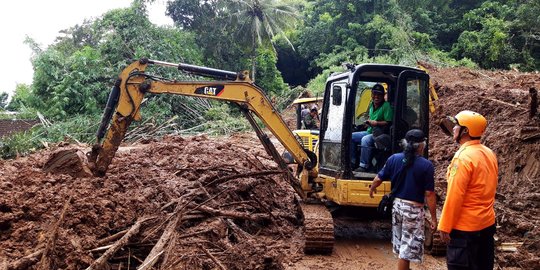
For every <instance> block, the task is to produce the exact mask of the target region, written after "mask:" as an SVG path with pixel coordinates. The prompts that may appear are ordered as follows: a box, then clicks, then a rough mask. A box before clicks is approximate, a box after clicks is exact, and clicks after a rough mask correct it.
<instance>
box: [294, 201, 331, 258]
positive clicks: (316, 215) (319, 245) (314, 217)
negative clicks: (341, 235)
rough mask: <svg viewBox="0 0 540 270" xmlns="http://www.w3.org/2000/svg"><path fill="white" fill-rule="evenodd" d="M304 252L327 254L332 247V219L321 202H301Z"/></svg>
mask: <svg viewBox="0 0 540 270" xmlns="http://www.w3.org/2000/svg"><path fill="white" fill-rule="evenodd" d="M300 207H301V208H302V212H303V215H304V227H305V234H304V235H305V246H304V253H306V254H329V253H332V251H333V249H334V220H333V219H332V214H330V211H328V209H327V208H326V206H324V205H323V204H308V203H301V204H300Z"/></svg>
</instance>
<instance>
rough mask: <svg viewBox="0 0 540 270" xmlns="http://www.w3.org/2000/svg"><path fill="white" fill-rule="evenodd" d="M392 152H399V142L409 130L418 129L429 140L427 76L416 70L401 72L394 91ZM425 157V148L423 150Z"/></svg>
mask: <svg viewBox="0 0 540 270" xmlns="http://www.w3.org/2000/svg"><path fill="white" fill-rule="evenodd" d="M394 105H395V109H394V123H393V125H392V127H391V134H392V138H394V140H393V144H392V152H393V153H396V152H399V151H401V149H400V145H399V142H400V141H401V139H402V138H404V137H405V133H407V131H409V130H411V129H420V130H422V131H423V132H424V134H425V135H426V137H427V138H429V75H428V74H427V73H425V72H420V71H416V70H405V71H402V72H401V73H400V74H399V76H398V83H397V91H395V104H394ZM424 154H425V155H427V147H426V150H425V153H424Z"/></svg>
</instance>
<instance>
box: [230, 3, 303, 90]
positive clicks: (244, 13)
mask: <svg viewBox="0 0 540 270" xmlns="http://www.w3.org/2000/svg"><path fill="white" fill-rule="evenodd" d="M231 3H232V5H231V10H233V13H232V17H233V18H234V19H235V22H236V24H237V25H238V26H239V27H238V33H239V35H240V37H241V38H243V39H245V42H246V43H247V44H250V45H249V47H250V49H251V72H252V77H253V78H252V79H253V80H254V81H255V66H256V63H255V62H256V61H255V58H256V54H257V48H258V47H259V46H261V45H267V46H268V45H269V46H271V47H272V49H273V50H274V52H275V48H274V45H273V39H274V37H276V36H277V35H282V37H283V38H284V39H285V40H286V41H287V43H289V45H290V46H291V47H293V45H292V43H291V41H290V40H289V39H288V38H287V36H286V35H285V31H286V30H289V29H292V28H293V27H294V24H295V23H296V21H297V19H298V11H297V10H296V8H294V7H293V6H292V5H287V4H285V3H283V1H280V0H232V1H231ZM293 49H294V47H293Z"/></svg>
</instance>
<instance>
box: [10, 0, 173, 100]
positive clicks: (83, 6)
mask: <svg viewBox="0 0 540 270" xmlns="http://www.w3.org/2000/svg"><path fill="white" fill-rule="evenodd" d="M131 2H132V0H92V1H88V0H16V1H5V2H4V3H3V4H2V11H3V12H2V15H1V16H0V37H2V38H1V41H0V52H1V59H2V63H1V64H0V74H2V78H3V82H2V84H1V85H0V93H1V92H7V93H8V94H9V95H10V96H11V95H12V94H13V91H14V90H15V87H16V85H17V84H18V83H25V84H31V83H32V76H33V69H32V64H31V63H30V58H31V56H32V51H31V50H30V48H29V47H28V45H26V44H24V39H25V37H26V36H29V37H31V38H32V39H34V40H35V41H36V42H37V43H39V44H40V47H41V48H42V49H45V48H46V47H47V46H48V45H50V44H51V43H52V42H53V41H54V39H55V38H56V37H57V36H58V35H59V33H58V32H59V31H60V30H63V29H67V28H70V27H72V26H75V25H76V24H82V22H83V21H84V20H85V19H92V18H97V17H99V16H101V15H102V14H104V13H105V12H107V11H109V10H111V9H116V8H125V7H129V6H130V4H131ZM165 4H166V0H156V1H154V3H153V4H151V5H150V6H149V7H148V13H149V18H150V21H151V22H153V23H154V24H157V25H172V20H171V19H170V18H169V17H167V16H165Z"/></svg>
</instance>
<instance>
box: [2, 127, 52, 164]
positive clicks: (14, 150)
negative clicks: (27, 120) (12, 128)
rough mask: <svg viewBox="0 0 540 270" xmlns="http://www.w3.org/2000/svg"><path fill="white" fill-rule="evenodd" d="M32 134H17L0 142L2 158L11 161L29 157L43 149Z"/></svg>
mask: <svg viewBox="0 0 540 270" xmlns="http://www.w3.org/2000/svg"><path fill="white" fill-rule="evenodd" d="M41 147H42V145H40V143H39V141H38V140H36V139H35V137H34V135H33V133H32V132H20V133H15V134H13V135H11V136H9V137H6V138H2V139H1V140H0V158H2V159H10V158H16V157H18V156H24V155H27V154H29V153H31V152H33V151H35V150H37V149H39V148H41Z"/></svg>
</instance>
